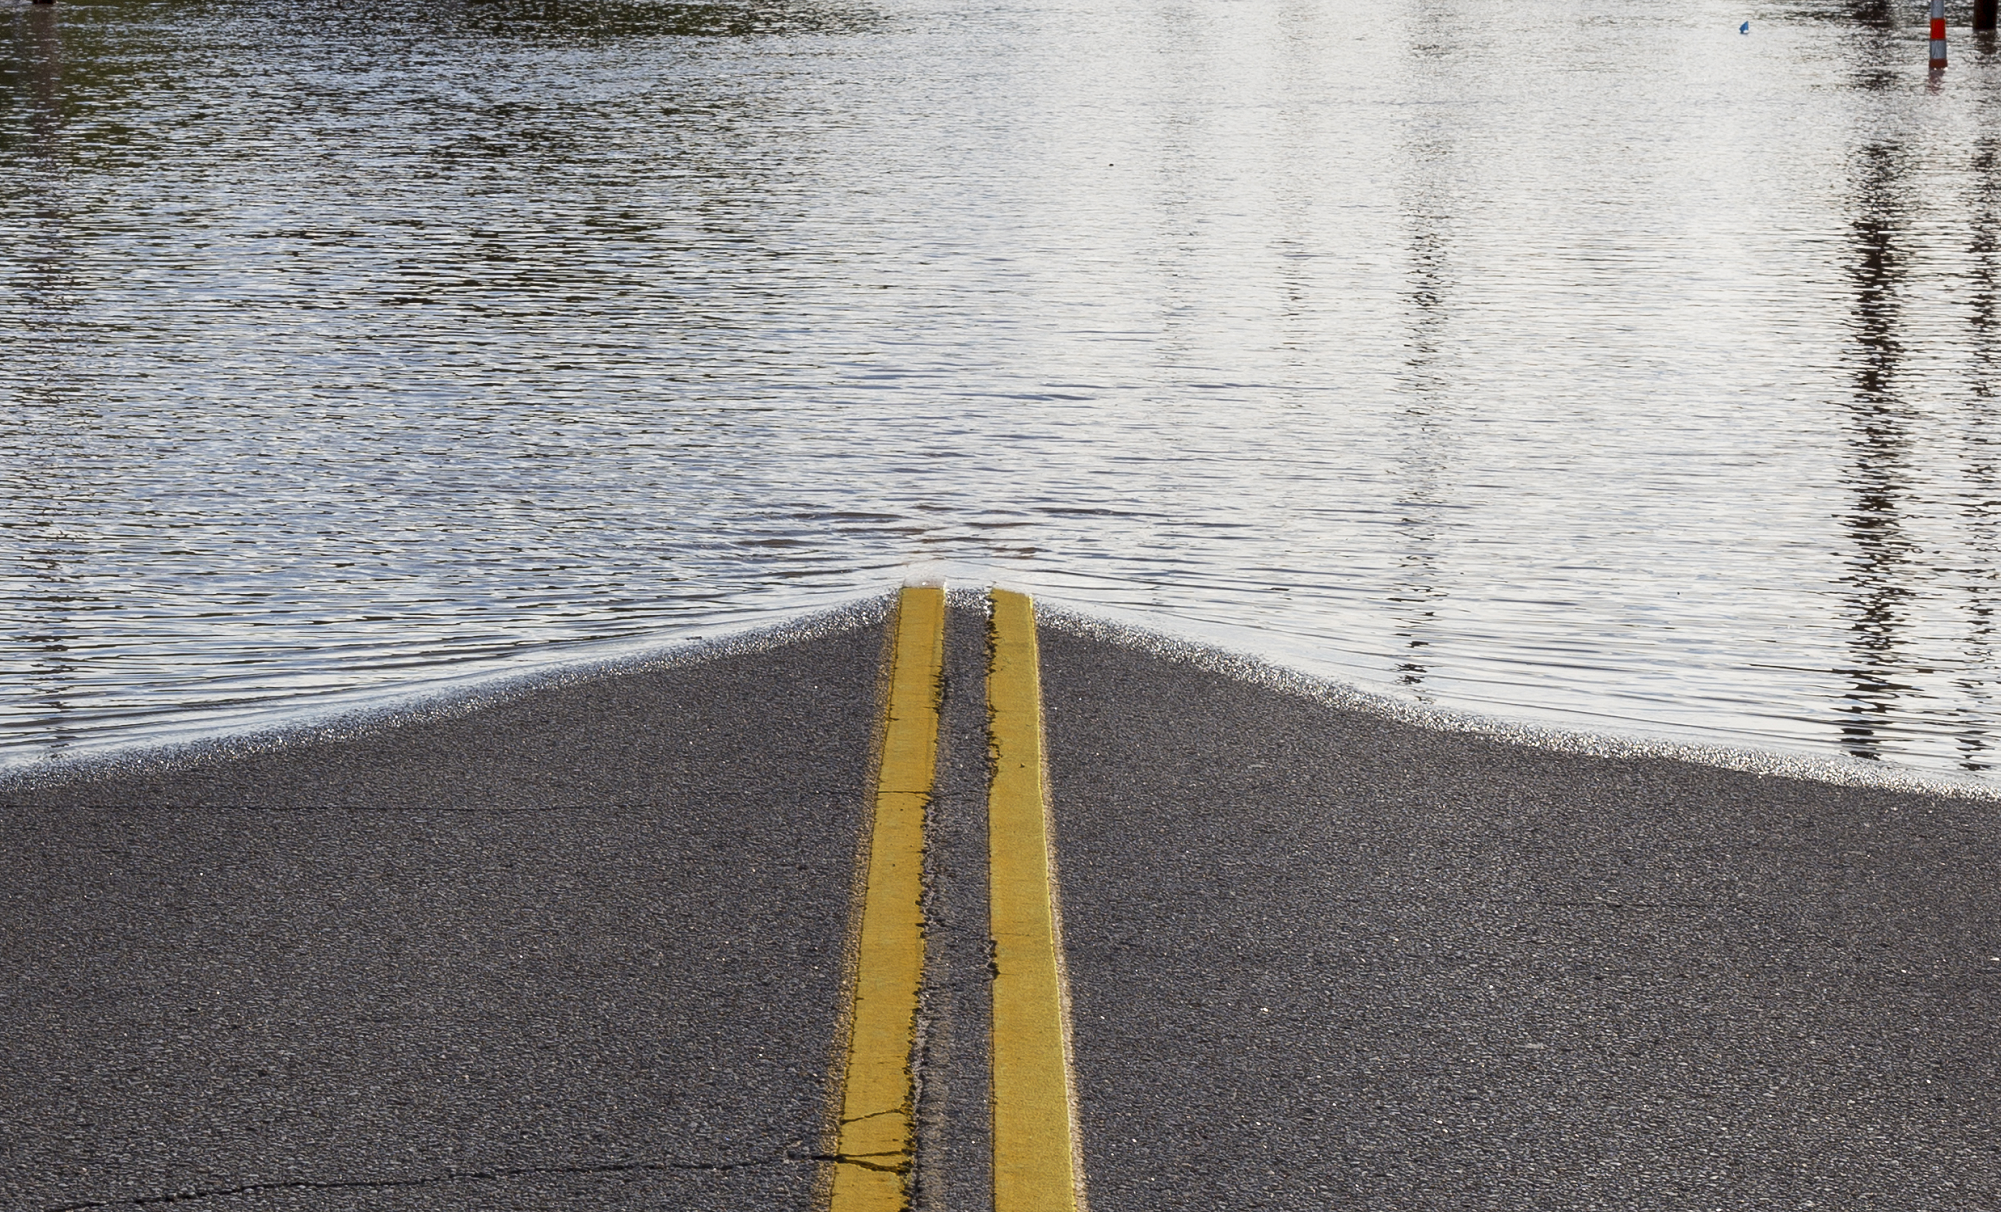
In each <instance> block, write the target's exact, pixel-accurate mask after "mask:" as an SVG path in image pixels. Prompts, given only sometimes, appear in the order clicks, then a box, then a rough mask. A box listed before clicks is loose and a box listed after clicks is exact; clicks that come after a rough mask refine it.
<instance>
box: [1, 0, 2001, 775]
mask: <svg viewBox="0 0 2001 1212" xmlns="http://www.w3.org/2000/svg"><path fill="white" fill-rule="evenodd" d="M1950 13H1951V22H1952V37H1953V43H1952V56H1953V60H1952V66H1951V67H1950V68H1949V69H1947V70H1946V71H1945V72H1944V73H1942V74H1941V75H1939V76H1936V77H1934V76H1931V75H1929V74H1928V73H1927V71H1926V42H1925V38H1926V28H1925V21H1924V16H1925V14H1924V11H1923V10H1922V9H1921V8H1920V7H1918V6H1916V5H1910V4H1899V5H1883V4H1874V3H1847V4H1842V3H1816V4H1805V3H1795V4H1777V3H1737V4H1723V3H1720V2H1715V0H1696V2H1695V3H1692V4H1688V5H1682V6H1675V7H1673V8H1671V9H1669V8H1665V7H1663V6H1658V5H1643V4H1637V3H1628V2H1625V0H1610V2H1609V3H1605V4H1597V5H1590V6H1580V5H1575V4H1570V3H1563V2H1560V0H1527V2H1525V3H1520V4H1512V5H1506V6H1501V5H1493V4H1487V3H1479V2H1476V0H1444V2H1439V3H1417V2H1415V0H1391V2H1390V3H1386V4H1375V5H1360V4H1351V3H1330V2H1322V3H1306V2H1291V0H1275V2H1272V3H1260V2H1254V0H1188V2H1184V3H1151V4H1141V3H1136V2H1133V0H1098V2H1087V0H1065V2H1057V0H1033V2H1026V0H1024V2H1013V3H1002V4H997V5H991V6H983V7H980V8H977V9H968V8H965V7H964V6H958V5H943V4H938V3H935V2H934V0H886V2H881V3H854V4H839V3H822V4H806V3H799V4H782V3H744V4H694V3H690V4H672V3H640V2H629V0H628V2H614V0H595V2H583V3H572V4H561V5H559V4H554V3H536V2H533V0H484V2H471V0H466V2H461V3H442V2H436V3H416V2H414V0H386V2H384V3H378V4H371V5H368V6H365V7H363V6H355V5H346V4H338V3H332V2H330V0H329V2H319V3H314V2H305V3H291V4H284V5H279V4H262V3H250V2H244V3H220V2H182V0H108V2H102V3H89V2H85V0H63V3H60V4H58V5H55V6H30V5H25V4H16V5H12V6H0V343H4V344H0V410H4V411H0V425H3V426H4V429H0V489H4V494H5V501H6V504H5V506H4V507H0V759H4V760H11V761H29V760H34V759H37V758H40V757H45V756H49V755H52V754H59V753H64V752H79V751H86V750H90V749H94V748H100V747H104V746H111V745H119V744H130V743H142V742H145V741H148V740H157V739H160V738H163V737H166V736H170V735H174V736H179V735H186V734H188V732H189V731H190V730H197V731H198V730H200V729H202V728H221V727H241V726H245V725H246V724H250V723H255V722H256V721H259V720H267V719H274V718H278V717H279V716H281V715H282V714H284V713H286V712H290V711H295V710H297V709H299V708H300V707H302V706H305V705H310V704H312V703H316V702H320V701H323V700H324V697H325V696H327V695H330V694H352V693H355V692H358V691H363V690H368V689H370V688H374V689H377V690H381V691H385V692H386V691H397V692H400V691H404V690H409V689H412V688H420V687H422V686H425V685H431V684H436V683H438V682H439V681H440V680H441V679H447V678H453V677H462V676H464V675H466V674H468V673H477V672H479V671H483V670H488V669H501V668H520V667H527V666H534V665H546V664H550V663H560V662H561V661H564V660H568V659H572V658H573V657H577V656H580V655H584V654H589V653H594V652H600V651H603V647H602V646H603V645H606V644H615V643H630V644H643V643H653V642H659V641H665V640H671V639H673V638H675V637H677V636H685V635H693V634H711V633H714V632H716V631H718V630H724V629H728V628H731V627H736V626H742V625H746V624H750V623H755V622H759V621H765V620H770V619H775V618H779V617H783V616H785V615H787V614H789V613H792V612H796V611H799V610H804V609H809V608H813V607H816V606H823V605H828V604H832V603H835V602H839V601H843V600H847V599H850V598H853V597H855V596H857V595H861V594H868V593H874V592H878V591H880V590H881V589H883V588H884V587H886V586H888V585H891V584H894V583H896V582H898V581H900V580H901V579H902V578H903V577H904V575H905V574H906V572H907V571H908V570H910V569H912V568H926V569H942V570H943V571H945V572H947V573H948V574H950V575H953V576H955V577H962V578H965V579H968V580H998V581H1002V582H1004V583H1007V584H1011V585H1015V586H1019V587H1022V588H1027V589H1031V590H1034V591H1036V592H1037V593H1038V594H1039V595H1040V596H1041V597H1042V598H1043V599H1044V600H1046V601H1050V602H1053V603H1068V604H1071V605H1073V606H1076V607H1079V608H1083V609H1087V610H1100V611H1109V612H1116V613H1120V614H1121V615H1123V616H1125V617H1135V618H1141V619H1146V620H1151V621H1153V622H1154V623H1155V624H1157V625H1159V626H1162V627H1164V628H1168V629H1172V630H1182V631H1186V632H1190V633H1193V634H1199V635H1202V636H1205V637H1208V638H1211V639H1216V640H1219V641H1220V642H1224V643H1227V644H1230V645H1232V646H1235V647H1240V648H1243V649H1247V650H1252V651H1256V652H1261V653H1265V654H1268V655H1270V656H1272V657H1273V658H1274V659H1277V660H1280V661H1282V662H1285V663H1288V664H1292V665H1296V666H1299V667H1301V668H1305V669H1308V670H1310V671H1313V672H1317V673H1321V674H1325V675H1328V676H1332V677H1335V678H1339V679H1343V680H1347V681H1350V682H1354V683H1357V684H1360V685H1362V686H1365V687H1370V688H1375V689H1378V690H1381V691H1384V692H1386V693H1391V694H1395V695H1400V696H1407V697H1410V698H1413V699H1416V700H1420V701H1422V702H1426V703H1432V704H1437V705H1439V706H1441V707H1444V708H1449V709H1456V710H1468V711H1477V712H1485V713H1492V714H1496V715H1501V716H1506V717H1510V718H1520V719H1527V720H1536V721H1544V722H1548V723H1554V724H1558V725H1562V726H1571V727H1580V728H1587V729H1598V730H1607V731H1613V732H1638V733H1650V734H1661V735H1667V736H1671V737H1679V738H1684V739H1687V740H1690V741H1695V742H1704V743H1721V744H1730V745H1740V746H1751V747H1760V748H1774V749H1790V750H1798V751H1805V752H1810V753H1821V754H1827V755H1844V754H1845V755H1848V756H1851V757H1858V758H1865V759H1871V760H1877V761H1881V762H1884V763H1888V764H1893V765H1896V766H1898V767H1916V768H1922V769H1928V770H1937V771H1958V772H1964V773H1972V774H1975V775H1988V776H1990V777H1991V771H1992V770H1993V768H1994V766H1995V764H1996V761H1997V758H1996V753H1995V750H1996V746H1997V744H2001V709H1997V705H1996V702H1995V693H1996V691H1995V680H1996V679H1995V673H1996V642H1997V637H1996V626H1997V620H1996V611H1997V609H1998V608H2001V562H1998V557H2001V552H1998V551H1997V548H2001V479H1997V476H2001V419H1997V417H1996V407H1997V405H1996V402H1995V399H1994V392H1995V387H1996V379H1997V339H2001V318H1997V308H2001V303H1997V299H2001V293H1997V292H2001V286H1997V280H1998V279H2001V248H1997V239H2001V54H1997V52H1996V49H1995V47H1994V45H1993V43H1992V41H1991V39H1989V40H1987V41H1984V42H1983V41H1980V40H1977V39H1976V38H1974V37H1973V36H1972V35H1970V34H1969V33H1968V31H1967V29H1966V20H1967V13H1966V12H1964V11H1961V10H1960V9H1957V8H1954V9H1951V10H1950ZM1745 21H1748V22H1749V32H1748V33H1740V32H1739V29H1740V23H1742V22H1745Z"/></svg>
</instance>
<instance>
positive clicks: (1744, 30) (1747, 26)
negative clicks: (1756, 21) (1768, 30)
mask: <svg viewBox="0 0 2001 1212" xmlns="http://www.w3.org/2000/svg"><path fill="white" fill-rule="evenodd" d="M1737 32H1738V33H1740V34H1748V33H1750V32H1751V23H1750V22H1749V21H1746V22H1745V23H1744V24H1742V25H1740V26H1738V27H1737Z"/></svg>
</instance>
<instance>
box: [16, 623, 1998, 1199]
mask: <svg viewBox="0 0 2001 1212" xmlns="http://www.w3.org/2000/svg"><path fill="white" fill-rule="evenodd" d="M984 640H985V637H984V621H983V620H982V619H981V618H980V616H979V615H978V613H977V611H976V610H974V609H971V608H969V604H968V601H967V600H966V599H965V598H963V597H961V598H959V599H958V602H957V606H956V607H955V609H954V611H953V614H952V623H951V630H950V631H949V632H948V636H947V661H946V675H945V687H944V696H945V697H944V714H943V729H944V734H943V737H942V748H941V765H940V774H939V785H938V791H937V796H936V799H935V801H934V804H933V806H932V810H931V814H930V851H929V855H928V867H929V884H928V890H927V902H926V903H927V915H928V919H929V927H928V933H927V945H928V947H929V954H930V972H929V976H928V978H927V987H926V989H925V991H924V997H923V1022H922V1024H921V1030H920V1039H919V1043H918V1050H917V1057H918V1062H919V1071H920V1086H919V1090H918V1116H919V1125H920V1127H919V1131H920V1151H919V1160H918V1166H917V1171H916V1174H915V1176H914V1182H913V1194H914V1201H915V1203H916V1205H917V1207H919V1208H921V1209H924V1210H926V1212H938V1210H941V1209H972V1210H982V1209H985V1208H987V1207H989V1206H990V1203H991V1201H990V1198H989V1196H988V1184H989V1182H990V1177H989V1170H988V1159H987V1156H986V1151H987V1148H988V1145H987V1138H986V1131H987V1108H986V1067H985V1066H986V1059H985V1048H986V1030H987V1027H986V996H987V991H986V979H987V978H986V973H987V968H986V941H985V920H984V919H985V862H986V859H985V846H986V838H985V830H984V795H985V776H986V748H985V736H984V723H985V711H984V699H983V695H984V687H983V684H982V680H981V679H982V670H983V667H984ZM883 643H884V636H883V633H882V630H881V629H880V628H879V627H859V628H855V629H851V630H846V631H835V632H833V633H832V634H824V635H819V636H817V637H816V638H811V639H806V640H803V641H800V642H798V643H794V644H789V645H785V646H781V647H775V648H771V649H768V650H765V651H761V652H754V653H749V654H744V655H736V656H725V657H719V658H717V659H714V660H709V661H705V662H701V663H696V664H687V665H681V666H676V667H670V668H665V669H657V670H652V671H646V672H638V673H625V674H619V675H615V676H606V677H602V678H597V679H594V680H589V681H584V682H579V683H576V684H572V685H566V686H561V687H553V688H548V689H543V690H538V691H532V692H525V693H522V694H519V695H517V696H516V697H513V698H511V699H508V700H506V701H504V702H500V703H498V704H495V705H491V706H487V707H484V708H481V709H479V710H476V711H471V712H469V713H466V714H462V715H458V716H452V717H448V718H437V719H424V720H418V721H413V722H409V723H406V724H404V725H402V726H398V727H386V728H382V729H378V730H376V731H374V732H372V733H369V734H366V735H359V736H351V737H347V738H345V739H332V738H328V739H319V740H313V739H302V740H298V741H294V742H292V743H289V744H285V745H280V746H277V747H274V748H270V749H268V750H266V751H261V752H254V753H247V754H237V755H229V754H216V755H213V756H210V757H208V758H203V759H192V760H181V761H178V762H174V763H167V764H164V765H155V766H142V767H135V768H131V769H126V770H122V771H111V772H109V773H101V774H99V775H98V776H96V777H89V778H81V779H69V780H61V781H45V782H42V783H39V784H35V785H32V786H21V785H18V784H17V785H13V786H9V787H7V788H4V789H0V801H4V802H5V803H6V804H7V805H8V807H7V808H6V809H5V811H4V813H0V828H4V829H5V830H6V834H7V838H8V844H7V845H6V846H5V847H4V848H0V897H3V898H4V900H5V906H6V909H5V913H6V918H5V920H6V926H5V929H4V931H0V1053H4V1055H5V1056H6V1057H7V1061H6V1065H5V1068H4V1076H0V1093H3V1094H4V1103H0V1105H4V1111H0V1207H5V1208H10V1209H12V1208H19V1209H38V1210H45V1209H56V1208H84V1207H107V1208H117V1207H128V1208H140V1207H149V1206H156V1205H158V1204H160V1203H162V1202H164V1201H168V1200H171V1201H172V1202H173V1203H174V1204H175V1205H176V1206H179V1207H184V1208H189V1209H231V1210H234V1209H243V1210H246V1212H249V1210H262V1209H294V1208H296V1209H312V1210H314V1212H319V1210H322V1209H324V1210H333V1209H362V1208H387V1209H398V1210H401V1209H411V1210H416V1209H442V1208H467V1207H475V1206H476V1207H480V1208H486V1209H501V1210H513V1209H523V1210H525V1209H565V1210H567V1209H628V1208H631V1209H639V1208H657V1209H690V1210H710V1209H714V1210H722V1209H806V1208H809V1207H812V1206H813V1204H814V1202H815V1199H816V1193H817V1192H818V1190H819V1184H820V1183H821V1182H822V1179H823V1171H824V1169H825V1163H823V1162H819V1161H816V1160H815V1157H816V1155H817V1154H818V1153H819V1151H820V1150H821V1148H822V1147H823V1141H824V1134H825V1131H826V1128H827V1122H826V1120H827V1114H828V1107H829V1106H830V1102H829V1091H828V1089H827V1087H828V1077H827V1074H828V1072H829V1069H830V1066H831V1065H832V1064H833V1061H834V1052H835V1048H836V1046H837V1044H836V1041H837V1039H838V1035H839V1008H840V1002H841V993H842V980H843V970H844V963H845V958H844V957H845V950H846V946H847V939H848V932H849V929H850V904H851V894H852V888H853V879H854V873H855V870H856V859H857V853H858V847H859V846H860V844H861V837H862V826H863V824H864V821H865V818H866V808H867V803H868V790H869V778H870V762H871V746H872V744H873V740H874V735H875V728H876V718H875V717H876V714H877V710H878V706H877V704H878V698H877V695H878V681H879V677H880V672H881V667H882V658H883ZM1042 643H1043V678H1044V697H1045V709H1046V716H1047V725H1048V748H1049V754H1050V782H1051V789H1052V793H1053V804H1054V808H1053V811H1054V814H1055V826H1056V836H1057V845H1058V866H1059V880H1060V885H1061V887H1060V895H1061V901H1062V912H1063V928H1064V934H1065V949H1066V959H1067V964H1068V971H1069V977H1070V983H1071V998H1072V1013H1073V1018H1074V1023H1075V1051H1076V1085H1077V1097H1078V1108H1079V1114H1080V1122H1081V1124H1082V1129H1083V1136H1084V1144H1083V1152H1084V1159H1085V1172H1086V1181H1087V1184H1088V1187H1089V1195H1090V1204H1091V1207H1092V1208H1093V1209H1094V1210H1095V1212H1115V1210H1117V1212H1123V1210H1126V1209H1134V1210H1137V1209H1155V1208H1196V1207H1202V1208H1221V1207H1228V1208H1240V1207H1241V1208H1299V1209H1309V1208H1313V1209H1318V1208H1370V1209H1410V1208H1441V1209H1462V1208H1463V1209H1476V1208H1502V1207H1506V1208H1519V1207H1536V1208H1566V1209H1567V1208H1577V1209H1585V1208H1660V1209H1690V1208H1732V1209H1735V1208H1803V1207H1819V1208H1871V1207H1880V1208H1992V1207H1995V1206H2001V1131H1997V1129H1996V1128H1995V1125H1996V1124H1997V1123H2001V1080H1997V1079H2001V1072H1997V1069H2001V1056H1998V1055H1997V1041H2001V1029H1997V1027H1996V1023H1997V1022H2001V1004H1997V1003H2001V805H1997V804H1996V803H1995V802H1993V801H1985V800H1974V799H1957V798H1947V797H1940V796H1926V795H1916V794H1910V793H1900V792H1891V791H1883V790H1871V789H1866V788H1854V787H1837V786H1831V785H1824V784H1819V783H1812V782H1805V781H1800V780H1793V779H1784V778H1775V777H1768V776H1760V775H1755V774H1745V773H1739V772H1731V771H1723V770H1717V769H1711V768H1707V767H1702V766H1695V765H1690V764H1686V763H1680V762H1674V761H1668V760H1659V759H1634V758H1605V757H1589V756H1581V755H1576V754H1562V753H1554V752H1549V751H1544V750H1538V749H1534V748H1529V747H1526V746H1520V745H1514V744H1508V743H1504V742H1500V741H1495V740H1489V739H1483V738H1479V737H1474V736H1466V735H1458V734H1451V733H1440V732H1434V731H1429V730H1425V729H1422V728H1418V727H1415V726H1412V725H1409V724H1405V723H1400V722H1397V721H1394V720H1390V719H1386V718H1383V717H1380V716H1375V715H1370V714H1366V713H1361V712H1356V711H1352V710H1347V709H1343V708H1339V707H1335V706H1331V705H1329V704H1327V703H1324V702H1320V701H1317V700H1314V699H1310V698H1305V697H1299V696H1295V695H1290V694H1286V693H1281V692H1279V691H1275V690H1272V689H1269V688H1266V687H1262V686H1258V685H1254V684H1251V683H1248V682H1244V681H1239V680H1236V679H1233V678H1231V677H1229V676H1226V675H1225V674H1222V673H1218V672H1214V671H1212V670H1210V669H1208V668H1205V667H1204V666H1203V665H1202V664H1200V663H1199V662H1190V661H1187V660H1182V659H1177V658H1175V657H1174V656H1173V655H1171V654H1167V655H1164V654H1162V653H1161V652H1159V651H1155V650H1151V649H1148V648H1145V647H1136V646H1131V645H1126V644H1122V643H1116V642H1112V641H1109V640H1106V639H1104V638H1095V637H1089V636H1085V635H1081V634H1073V633H1071V632H1068V631H1065V630H1062V629H1060V628H1057V627H1046V628H1045V629H1044V631H1043V636H1042Z"/></svg>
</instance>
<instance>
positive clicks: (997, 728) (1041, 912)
mask: <svg viewBox="0 0 2001 1212" xmlns="http://www.w3.org/2000/svg"><path fill="white" fill-rule="evenodd" d="M1037 661H1038V657H1037V652H1036V645H1035V607H1034V605H1033V604H1032V603H1031V602H1030V601H1029V600H1028V596H1027V595H1026V594H1020V593H1010V592H1008V591H1006V590H1001V589H996V590H994V591H993V665H992V667H991V668H990V669H989V670H988V671H987V711H988V715H989V718H990V720H991V723H990V725H989V727H990V728H991V730H992V731H991V736H992V743H993V751H994V772H993V785H992V786H991V787H990V788H989V790H988V792H987V845H988V850H989V856H988V872H989V875H988V878H989V880H990V886H989V898H990V907H989V914H990V916H991V920H992V926H991V929H992V931H993V938H994V967H995V977H994V982H993V990H994V993H993V997H994V1007H993V1010H994V1025H993V1032H994V1038H993V1073H994V1076H993V1081H994V1090H993V1094H994V1101H993V1116H994V1212H1076V1208H1077V1204H1078V1200H1077V1169H1076V1135H1075V1130H1074V1128H1073V1124H1072V1116H1071V1099H1070V1065H1069V1044H1068V1033H1067V1032H1066V1031H1065V1030H1064V1023H1065V1018H1066V1014H1065V1007H1064V996H1063V971H1062V966H1061V963H1060V960H1059V956H1058V952H1057V937H1056V909H1055V904H1054V901H1053V899H1052V894H1053V888H1052V885H1051V883H1050V861H1049V809H1048V802H1047V800H1046V799H1045V798H1044V796H1043V790H1042V684H1041V677H1040V674H1039V672H1038V669H1037Z"/></svg>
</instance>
